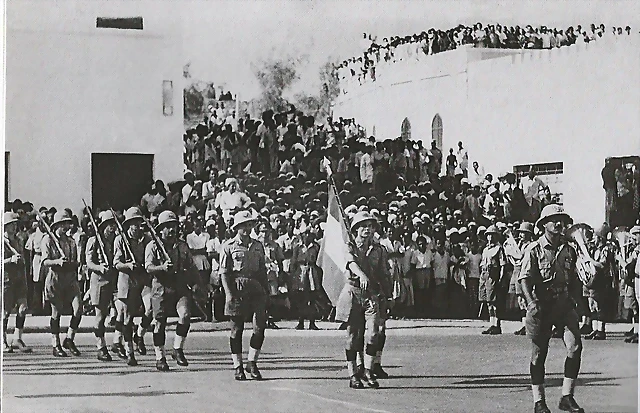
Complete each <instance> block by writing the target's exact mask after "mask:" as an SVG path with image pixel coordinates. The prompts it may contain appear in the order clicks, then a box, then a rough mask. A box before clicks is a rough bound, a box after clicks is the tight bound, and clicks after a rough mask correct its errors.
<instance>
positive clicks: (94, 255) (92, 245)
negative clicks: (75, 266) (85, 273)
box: [84, 237, 100, 272]
mask: <svg viewBox="0 0 640 413" xmlns="http://www.w3.org/2000/svg"><path fill="white" fill-rule="evenodd" d="M96 246H97V243H96V237H91V238H89V240H88V241H87V247H86V249H85V251H84V257H85V260H86V262H87V268H88V269H89V270H90V271H93V272H98V271H100V263H99V262H98V248H96Z"/></svg>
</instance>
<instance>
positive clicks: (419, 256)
mask: <svg viewBox="0 0 640 413" xmlns="http://www.w3.org/2000/svg"><path fill="white" fill-rule="evenodd" d="M431 261H433V253H432V252H431V250H426V251H425V252H422V251H420V250H418V249H415V250H413V253H412V254H411V264H414V265H415V266H416V269H417V270H421V269H425V268H431Z"/></svg>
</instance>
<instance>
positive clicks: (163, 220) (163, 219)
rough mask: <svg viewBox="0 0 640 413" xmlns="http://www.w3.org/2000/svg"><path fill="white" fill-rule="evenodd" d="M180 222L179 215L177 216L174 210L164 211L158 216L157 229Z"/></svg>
mask: <svg viewBox="0 0 640 413" xmlns="http://www.w3.org/2000/svg"><path fill="white" fill-rule="evenodd" d="M178 222H179V221H178V217H176V214H174V213H173V211H162V212H161V213H160V215H159V216H158V225H156V230H157V231H159V230H161V229H162V228H164V227H165V226H167V225H170V224H177V223H178Z"/></svg>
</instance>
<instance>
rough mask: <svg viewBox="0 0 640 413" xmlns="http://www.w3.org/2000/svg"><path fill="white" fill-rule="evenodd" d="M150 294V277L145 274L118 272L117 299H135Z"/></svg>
mask: <svg viewBox="0 0 640 413" xmlns="http://www.w3.org/2000/svg"><path fill="white" fill-rule="evenodd" d="M148 295H151V279H150V278H149V277H148V276H146V275H143V276H138V275H129V274H125V273H123V272H121V273H120V274H118V286H117V292H116V298H117V299H118V300H132V299H133V300H136V299H139V298H140V297H145V296H148Z"/></svg>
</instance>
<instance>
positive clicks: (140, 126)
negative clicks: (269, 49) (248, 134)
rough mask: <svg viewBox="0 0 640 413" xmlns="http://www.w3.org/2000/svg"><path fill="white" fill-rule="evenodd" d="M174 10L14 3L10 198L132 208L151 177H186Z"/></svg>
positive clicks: (10, 10) (143, 5)
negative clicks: (183, 169) (83, 201)
mask: <svg viewBox="0 0 640 413" xmlns="http://www.w3.org/2000/svg"><path fill="white" fill-rule="evenodd" d="M169 3H173V2H152V1H135V2H131V1H129V2H127V1H90V2H87V1H76V0H73V1H56V2H53V1H46V2H43V1H22V0H21V1H12V2H8V3H7V26H8V27H7V32H6V36H7V41H6V44H7V54H6V56H7V58H6V67H7V71H6V82H7V87H6V91H7V93H6V108H7V110H6V146H5V161H6V162H7V164H6V166H5V171H6V172H8V173H7V176H6V177H5V183H6V184H7V189H6V191H5V195H6V196H8V199H9V200H11V199H15V198H20V199H21V200H23V201H31V202H33V204H34V206H35V207H36V208H37V207H39V206H42V205H44V206H52V205H53V206H56V207H57V208H58V209H61V208H64V207H70V208H71V209H72V210H74V211H76V212H79V211H80V209H81V207H82V198H84V199H85V200H86V201H87V202H88V203H90V204H91V203H93V204H94V206H97V207H103V208H104V207H105V206H106V205H105V204H106V203H107V202H109V203H111V204H112V205H113V206H114V207H116V208H120V207H125V206H127V205H128V206H130V205H131V203H132V202H136V201H139V199H140V196H141V195H142V194H143V193H144V192H145V190H146V189H147V188H148V183H149V181H150V180H151V179H162V180H164V181H165V182H167V181H169V180H175V179H179V178H181V175H182V166H183V161H182V154H183V145H182V134H183V123H182V119H183V113H182V112H183V111H182V107H183V101H182V67H183V63H184V62H183V60H182V50H181V49H182V38H181V34H180V24H181V19H180V15H179V10H174V9H173V6H171V5H170V4H169ZM103 18H125V19H121V20H110V21H109V20H107V21H105V20H104V19H103ZM114 25H115V26H116V27H128V28H111V27H113V26H114ZM123 25H124V26H123ZM104 26H107V27H104Z"/></svg>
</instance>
